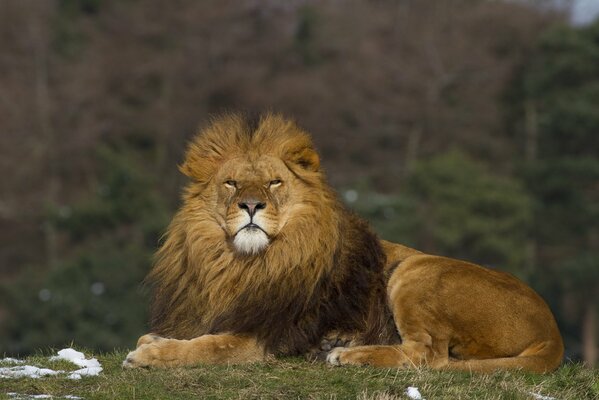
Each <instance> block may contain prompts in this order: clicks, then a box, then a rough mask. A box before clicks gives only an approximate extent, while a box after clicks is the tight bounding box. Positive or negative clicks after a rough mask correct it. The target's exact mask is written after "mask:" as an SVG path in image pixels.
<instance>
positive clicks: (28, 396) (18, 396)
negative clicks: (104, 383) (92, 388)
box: [6, 392, 82, 400]
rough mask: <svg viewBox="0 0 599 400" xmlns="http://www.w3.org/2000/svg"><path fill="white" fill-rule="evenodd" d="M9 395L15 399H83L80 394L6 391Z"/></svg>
mask: <svg viewBox="0 0 599 400" xmlns="http://www.w3.org/2000/svg"><path fill="white" fill-rule="evenodd" d="M6 395H7V396H8V397H10V398H11V399H14V400H30V399H69V400H81V399H82V398H81V397H78V396H71V395H67V396H52V395H50V394H21V393H12V392H11V393H6Z"/></svg>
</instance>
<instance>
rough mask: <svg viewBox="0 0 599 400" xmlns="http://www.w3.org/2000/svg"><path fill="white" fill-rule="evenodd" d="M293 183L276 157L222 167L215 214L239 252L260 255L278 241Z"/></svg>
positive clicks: (240, 160)
mask: <svg viewBox="0 0 599 400" xmlns="http://www.w3.org/2000/svg"><path fill="white" fill-rule="evenodd" d="M294 179H295V177H294V176H293V174H291V172H290V171H289V169H287V167H286V166H285V163H283V161H282V160H280V159H278V158H276V157H273V156H268V155H262V156H256V157H253V158H252V157H238V158H234V159H232V160H229V161H227V162H225V163H224V164H223V166H222V167H221V168H220V170H219V171H218V173H217V174H216V176H215V179H214V184H215V185H216V186H217V196H216V202H217V205H216V212H217V214H218V215H219V216H220V217H221V218H222V221H224V226H223V229H225V231H226V233H227V236H228V237H229V238H231V241H232V244H233V247H234V249H235V250H236V251H237V252H239V253H244V254H256V253H259V252H261V251H263V250H264V249H265V248H266V247H267V246H268V244H269V243H270V241H271V240H273V239H274V238H275V237H276V235H277V234H278V233H279V231H280V230H281V228H282V227H283V225H284V224H285V221H286V218H285V216H286V214H287V211H288V209H289V207H290V197H291V196H290V191H291V188H292V186H293V184H294Z"/></svg>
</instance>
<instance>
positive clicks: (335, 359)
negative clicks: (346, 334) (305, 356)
mask: <svg viewBox="0 0 599 400" xmlns="http://www.w3.org/2000/svg"><path fill="white" fill-rule="evenodd" d="M347 351H349V349H348V348H346V347H335V348H334V349H333V350H331V351H330V352H329V354H327V362H328V363H329V364H331V365H337V366H339V365H341V364H345V363H344V362H343V360H342V355H343V353H345V352H347Z"/></svg>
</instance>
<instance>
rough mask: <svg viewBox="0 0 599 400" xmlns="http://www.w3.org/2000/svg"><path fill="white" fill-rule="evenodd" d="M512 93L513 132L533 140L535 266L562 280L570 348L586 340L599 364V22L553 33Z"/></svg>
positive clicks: (529, 177) (529, 176)
mask: <svg viewBox="0 0 599 400" xmlns="http://www.w3.org/2000/svg"><path fill="white" fill-rule="evenodd" d="M511 96H512V97H511V100H513V101H510V102H511V104H510V111H511V116H512V117H513V119H512V124H513V125H512V128H513V131H514V132H516V134H517V138H526V140H520V143H521V146H524V151H523V152H522V153H523V154H525V155H527V156H526V157H523V159H522V163H523V169H522V171H523V179H524V181H525V182H526V185H527V187H528V188H529V191H530V193H531V195H532V197H533V199H534V204H535V218H534V230H533V234H534V238H535V240H536V247H537V258H536V268H538V270H539V273H543V274H551V275H552V278H551V279H546V281H549V282H551V281H552V282H554V283H560V284H559V285H558V286H559V287H558V289H557V290H559V291H560V293H561V313H562V318H563V319H562V321H564V322H563V325H565V326H564V327H565V328H566V332H567V333H568V336H569V337H568V339H569V343H570V346H571V347H575V346H576V345H575V344H573V343H572V336H574V335H576V336H578V335H580V336H581V337H583V338H584V342H583V344H582V353H583V355H584V359H585V360H586V361H587V362H588V363H589V364H591V365H593V364H594V363H596V361H597V342H598V335H597V329H598V327H597V318H596V316H597V312H598V310H597V308H596V304H597V302H598V300H599V297H597V296H598V295H597V294H598V293H599V274H598V272H597V271H598V268H597V266H598V265H599V230H598V227H599V190H598V189H599V187H598V182H599V136H598V135H597V133H598V132H599V106H598V105H599V22H596V23H595V24H593V25H590V26H588V27H586V28H580V29H573V28H571V27H567V26H561V27H556V28H554V29H552V30H550V31H548V32H547V33H546V34H545V35H544V36H543V38H542V39H541V40H540V41H539V43H538V46H537V47H536V49H535V51H534V52H533V53H532V54H531V57H530V59H529V61H528V62H527V63H526V64H525V65H523V67H522V70H521V71H520V73H519V75H518V76H517V79H516V80H515V82H514V85H513V87H512V92H511ZM531 114H533V116H531ZM552 289H553V290H555V288H552ZM578 327H580V328H578ZM575 329H581V330H582V332H581V333H579V332H576V333H574V332H573V330H575Z"/></svg>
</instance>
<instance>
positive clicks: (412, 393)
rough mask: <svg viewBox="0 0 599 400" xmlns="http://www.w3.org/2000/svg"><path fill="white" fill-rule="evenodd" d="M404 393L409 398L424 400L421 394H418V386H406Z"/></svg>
mask: <svg viewBox="0 0 599 400" xmlns="http://www.w3.org/2000/svg"><path fill="white" fill-rule="evenodd" d="M406 394H407V395H408V397H409V398H410V399H413V400H425V399H424V398H422V395H421V394H420V391H419V390H418V388H417V387H414V386H408V388H407V389H406Z"/></svg>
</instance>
